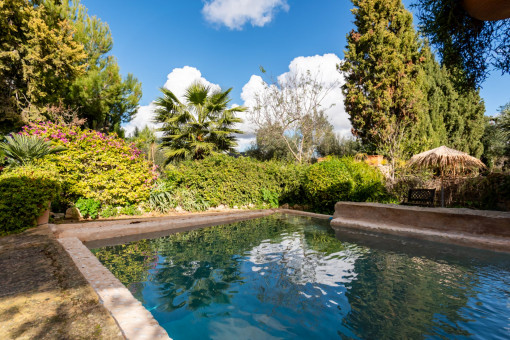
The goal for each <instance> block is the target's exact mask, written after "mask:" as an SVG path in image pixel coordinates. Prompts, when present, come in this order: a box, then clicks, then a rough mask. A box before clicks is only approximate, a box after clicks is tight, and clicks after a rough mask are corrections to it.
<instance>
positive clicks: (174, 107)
mask: <svg viewBox="0 0 510 340" xmlns="http://www.w3.org/2000/svg"><path fill="white" fill-rule="evenodd" d="M231 90H232V89H231V88H230V89H228V90H226V91H213V90H211V88H210V87H209V86H206V85H203V84H201V83H198V82H197V83H193V84H191V85H190V86H189V87H188V88H187V89H186V92H185V94H184V102H183V103H181V102H180V101H179V99H178V98H177V96H176V95H175V94H174V93H173V92H172V91H170V90H168V89H165V88H162V89H161V92H162V93H163V96H162V97H159V98H158V99H156V101H155V104H156V106H157V109H156V117H155V121H156V122H158V123H162V124H163V126H162V128H161V131H163V138H162V140H163V142H162V147H163V150H164V151H165V155H166V157H167V160H166V163H169V162H171V161H173V160H182V159H202V158H204V157H205V156H208V155H211V154H218V153H222V152H230V151H233V150H234V147H235V146H236V145H237V143H236V140H235V137H234V134H236V133H238V134H239V133H242V131H240V130H238V129H235V128H234V127H233V126H234V125H235V124H236V123H241V122H242V119H241V118H238V117H236V113H239V112H243V111H245V110H246V108H245V107H242V106H237V107H233V108H230V109H229V108H228V104H229V102H230V99H229V94H230V91H231Z"/></svg>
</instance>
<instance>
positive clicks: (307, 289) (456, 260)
mask: <svg viewBox="0 0 510 340" xmlns="http://www.w3.org/2000/svg"><path fill="white" fill-rule="evenodd" d="M92 251H93V252H94V254H95V255H96V256H97V257H98V258H99V260H100V261H101V262H102V263H103V264H104V265H105V266H106V267H107V268H109V269H110V270H111V271H112V273H113V274H114V275H115V276H116V277H117V278H119V280H121V281H122V282H123V283H124V284H125V285H126V286H127V287H128V289H129V290H130V291H131V292H132V293H133V295H134V296H135V297H136V298H137V299H139V300H140V301H141V302H142V303H143V304H144V306H145V307H146V308H147V309H148V310H150V311H151V313H152V314H153V315H154V317H155V318H156V320H157V321H158V322H159V323H160V325H161V326H162V327H164V328H165V329H166V330H167V331H168V333H169V335H170V337H172V338H173V339H207V338H210V339H283V338H285V339H298V338H299V339H331V338H342V339H422V338H423V339H428V338H457V339H459V338H479V339H508V338H510V256H508V255H504V254H498V253H492V252H486V251H478V250H473V249H467V248H461V247H455V246H451V245H443V244H436V243H432V242H421V241H415V240H411V239H404V238H398V237H392V236H387V235H367V234H363V233H355V232H352V231H347V230H339V231H337V232H336V234H335V231H333V229H331V228H330V227H329V222H328V221H323V220H317V219H311V218H305V217H297V216H286V215H274V216H270V217H265V218H261V219H257V220H250V221H243V222H237V223H233V224H229V225H222V226H215V227H209V228H204V229H201V230H194V231H188V232H183V233H178V234H174V235H171V236H167V237H161V238H157V239H149V240H142V241H138V242H132V243H128V244H125V245H120V246H111V247H104V248H99V249H93V250H92Z"/></svg>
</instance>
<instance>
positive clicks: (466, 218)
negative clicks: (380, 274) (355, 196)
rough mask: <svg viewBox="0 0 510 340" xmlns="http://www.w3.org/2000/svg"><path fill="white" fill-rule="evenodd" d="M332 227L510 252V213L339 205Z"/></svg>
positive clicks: (381, 205) (368, 204)
mask: <svg viewBox="0 0 510 340" xmlns="http://www.w3.org/2000/svg"><path fill="white" fill-rule="evenodd" d="M331 226H332V227H333V228H342V227H345V228H355V229H363V230H371V231H376V232H383V233H389V234H395V235H401V236H411V237H418V238H422V239H427V240H431V241H436V242H446V243H454V244H458V245H462V246H469V247H477V248H484V249H490V250H496V251H503V252H509V253H510V213H508V212H499V211H483V210H471V209H454V208H453V209H452V208H425V207H413V206H402V205H395V204H379V203H356V202H338V203H337V204H336V205H335V214H334V215H333V220H332V221H331Z"/></svg>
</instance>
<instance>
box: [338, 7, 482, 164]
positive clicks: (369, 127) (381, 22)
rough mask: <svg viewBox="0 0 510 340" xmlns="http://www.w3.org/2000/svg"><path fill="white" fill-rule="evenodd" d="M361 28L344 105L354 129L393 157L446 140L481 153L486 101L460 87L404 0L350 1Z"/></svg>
mask: <svg viewBox="0 0 510 340" xmlns="http://www.w3.org/2000/svg"><path fill="white" fill-rule="evenodd" d="M353 3H354V5H355V7H356V8H355V9H353V13H354V15H355V18H356V20H355V24H356V26H357V30H356V31H354V30H353V31H351V33H350V34H349V35H348V36H347V40H348V46H347V51H346V57H345V62H344V64H342V65H341V66H340V69H341V70H342V71H344V72H345V75H346V84H345V85H344V88H343V89H344V94H345V107H346V110H347V112H348V113H349V115H350V120H351V123H352V126H353V133H354V135H355V136H358V137H359V138H360V139H361V141H362V142H363V144H364V146H365V148H367V149H368V150H369V151H370V150H371V151H376V152H381V153H383V154H385V155H386V156H388V157H389V158H390V159H391V160H393V161H394V160H395V158H406V157H408V156H410V155H411V154H413V153H417V152H421V151H424V150H426V149H430V148H434V147H438V146H440V145H447V146H449V147H452V148H456V149H459V150H462V151H465V152H468V153H470V154H472V155H473V156H476V157H479V156H480V155H481V153H482V151H483V145H482V143H481V141H480V140H481V137H482V135H483V131H484V118H483V115H484V111H485V108H484V104H483V101H482V99H481V98H480V95H479V90H477V89H474V88H462V89H459V88H458V87H456V86H455V79H454V77H453V76H452V74H451V72H450V71H449V70H447V69H446V68H445V67H442V66H440V65H439V63H438V62H437V61H436V60H435V58H434V54H433V53H432V51H431V50H430V47H429V46H428V43H426V41H423V40H421V39H419V38H418V36H417V34H416V32H415V31H414V28H413V26H412V16H411V13H410V12H408V11H407V10H406V9H405V8H404V6H403V5H402V3H401V1H400V0H390V1H383V0H353Z"/></svg>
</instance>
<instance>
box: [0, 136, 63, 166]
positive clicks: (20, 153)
mask: <svg viewBox="0 0 510 340" xmlns="http://www.w3.org/2000/svg"><path fill="white" fill-rule="evenodd" d="M0 150H1V151H2V152H3V154H4V155H5V157H7V163H9V165H11V166H20V165H27V164H31V163H33V162H34V161H35V160H37V159H42V158H44V157H46V156H48V155H52V154H56V153H59V152H62V151H64V150H66V148H64V147H63V146H52V144H51V142H48V141H45V140H44V139H42V138H39V137H37V136H26V135H18V134H15V135H11V136H5V142H2V143H0Z"/></svg>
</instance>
